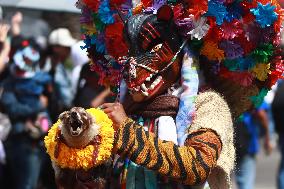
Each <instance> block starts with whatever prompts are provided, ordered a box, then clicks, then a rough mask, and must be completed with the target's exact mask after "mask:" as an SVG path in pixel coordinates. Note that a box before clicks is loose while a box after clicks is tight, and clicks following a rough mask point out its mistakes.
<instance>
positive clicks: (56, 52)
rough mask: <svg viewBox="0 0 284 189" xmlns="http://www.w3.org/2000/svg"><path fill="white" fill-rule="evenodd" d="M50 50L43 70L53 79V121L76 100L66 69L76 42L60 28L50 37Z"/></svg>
mask: <svg viewBox="0 0 284 189" xmlns="http://www.w3.org/2000/svg"><path fill="white" fill-rule="evenodd" d="M48 42H49V45H50V47H49V49H48V50H47V54H46V56H45V59H43V65H42V69H43V71H45V72H48V73H49V74H50V75H51V77H52V84H53V93H52V94H51V96H50V97H49V100H50V103H49V108H48V109H49V112H50V116H51V118H52V121H53V122H54V121H56V120H57V118H58V115H59V114H60V113H61V112H63V111H65V110H66V109H68V108H70V107H71V105H72V101H73V98H74V91H73V90H72V83H71V78H70V77H71V73H70V72H69V71H68V70H67V69H66V67H65V66H66V62H67V60H68V58H69V56H70V52H71V46H72V45H74V44H75V43H76V40H75V39H74V38H73V37H72V36H71V33H70V31H69V30H68V29H66V28H58V29H56V30H54V31H52V32H51V34H50V35H49V39H48Z"/></svg>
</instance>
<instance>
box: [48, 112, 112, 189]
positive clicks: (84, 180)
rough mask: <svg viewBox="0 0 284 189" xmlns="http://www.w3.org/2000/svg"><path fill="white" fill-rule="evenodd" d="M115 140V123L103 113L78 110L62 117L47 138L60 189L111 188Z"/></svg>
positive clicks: (64, 113)
mask: <svg viewBox="0 0 284 189" xmlns="http://www.w3.org/2000/svg"><path fill="white" fill-rule="evenodd" d="M113 138H114V130H113V128H112V122H111V120H110V119H109V118H108V117H107V115H106V114H105V113H104V112H103V111H101V110H99V109H94V108H91V109H88V110H85V109H84V108H80V107H74V108H72V109H71V110H70V111H65V112H63V113H62V114H60V116H59V121H58V122H57V123H55V124H54V125H53V127H52V128H51V129H50V131H49V133H48V136H46V137H45V145H46V148H47V152H48V154H49V155H50V158H51V160H52V164H53V168H54V171H55V180H56V184H57V187H58V188H60V189H79V188H80V189H85V188H86V189H87V188H92V189H93V188H96V189H104V188H107V182H106V180H107V178H108V177H109V176H110V173H111V172H110V170H111V163H112V158H111V150H112V143H113Z"/></svg>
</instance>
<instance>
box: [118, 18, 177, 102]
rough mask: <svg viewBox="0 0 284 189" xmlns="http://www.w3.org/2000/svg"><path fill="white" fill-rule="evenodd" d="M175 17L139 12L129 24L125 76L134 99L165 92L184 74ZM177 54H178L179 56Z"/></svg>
mask: <svg viewBox="0 0 284 189" xmlns="http://www.w3.org/2000/svg"><path fill="white" fill-rule="evenodd" d="M176 31H177V30H176V28H175V25H174V24H173V22H172V20H171V18H170V17H169V18H168V19H159V13H158V14H157V15H153V14H151V15H147V14H138V15H134V16H132V17H130V18H129V19H128V20H127V24H126V26H125V34H126V35H125V38H126V39H127V41H128V43H129V56H128V57H122V58H120V60H119V61H121V62H122V63H123V64H124V65H125V69H124V78H125V80H126V83H127V86H128V89H129V91H130V93H131V95H132V98H133V100H134V101H137V102H141V101H144V100H147V99H150V98H152V97H155V96H157V95H159V94H162V93H164V92H165V91H166V90H167V89H168V88H169V87H170V86H171V85H172V84H174V83H175V82H176V81H177V80H178V78H179V75H180V69H181V63H180V62H181V58H180V56H181V54H179V53H178V51H179V49H180V47H181V39H180V38H179V36H178V35H177V33H176ZM175 55H176V56H175Z"/></svg>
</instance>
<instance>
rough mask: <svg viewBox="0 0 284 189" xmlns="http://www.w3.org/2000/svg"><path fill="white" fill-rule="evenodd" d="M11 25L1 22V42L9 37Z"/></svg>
mask: <svg viewBox="0 0 284 189" xmlns="http://www.w3.org/2000/svg"><path fill="white" fill-rule="evenodd" d="M9 29H10V26H9V25H8V24H4V23H2V24H1V23H0V42H3V43H4V42H5V41H6V39H7V35H8V31H9Z"/></svg>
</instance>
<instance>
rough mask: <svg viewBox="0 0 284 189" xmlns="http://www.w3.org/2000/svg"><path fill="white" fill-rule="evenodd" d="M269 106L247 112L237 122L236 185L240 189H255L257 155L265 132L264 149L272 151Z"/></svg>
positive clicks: (264, 104)
mask: <svg viewBox="0 0 284 189" xmlns="http://www.w3.org/2000/svg"><path fill="white" fill-rule="evenodd" d="M267 110H268V105H267V104H266V103H263V104H262V105H261V106H260V107H259V108H258V109H255V110H252V111H250V112H246V113H244V114H243V115H242V117H241V118H240V119H239V120H238V121H236V122H235V134H236V136H235V140H236V144H235V145H236V158H237V161H236V168H235V170H236V172H235V176H236V183H237V186H238V188H239V189H253V188H254V187H255V176H256V155H257V153H258V152H259V136H260V131H261V129H262V130H263V131H264V148H265V150H266V152H267V154H270V153H271V151H272V145H271V143H270V131H269V120H268V115H267Z"/></svg>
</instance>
